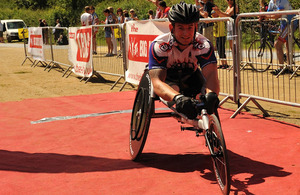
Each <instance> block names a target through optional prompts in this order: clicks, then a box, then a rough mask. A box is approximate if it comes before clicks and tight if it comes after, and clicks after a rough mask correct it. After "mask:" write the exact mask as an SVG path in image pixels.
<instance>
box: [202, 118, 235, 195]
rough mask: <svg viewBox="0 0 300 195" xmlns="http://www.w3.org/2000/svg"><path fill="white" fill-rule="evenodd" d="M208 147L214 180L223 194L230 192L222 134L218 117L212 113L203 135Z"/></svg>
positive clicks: (227, 165) (229, 179)
mask: <svg viewBox="0 0 300 195" xmlns="http://www.w3.org/2000/svg"><path fill="white" fill-rule="evenodd" d="M205 138H206V142H207V144H208V146H209V147H210V149H211V150H210V153H211V159H212V163H213V168H214V174H215V176H216V180H217V182H218V185H219V187H220V189H221V191H222V193H223V194H226V195H227V194H229V192H230V182H231V178H230V170H229V163H228V155H227V149H226V144H225V139H224V135H223V132H222V129H221V125H220V122H219V120H218V118H217V117H216V116H215V115H214V114H212V115H210V117H209V129H208V131H207V134H206V136H205Z"/></svg>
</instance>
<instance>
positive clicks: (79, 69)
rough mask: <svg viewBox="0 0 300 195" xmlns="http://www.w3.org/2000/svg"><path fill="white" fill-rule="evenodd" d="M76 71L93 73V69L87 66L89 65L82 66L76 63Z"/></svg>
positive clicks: (87, 73) (86, 73) (84, 73)
mask: <svg viewBox="0 0 300 195" xmlns="http://www.w3.org/2000/svg"><path fill="white" fill-rule="evenodd" d="M74 71H75V72H76V73H79V74H83V75H89V74H91V73H92V71H93V69H92V68H87V67H85V66H82V65H80V64H75V66H74Z"/></svg>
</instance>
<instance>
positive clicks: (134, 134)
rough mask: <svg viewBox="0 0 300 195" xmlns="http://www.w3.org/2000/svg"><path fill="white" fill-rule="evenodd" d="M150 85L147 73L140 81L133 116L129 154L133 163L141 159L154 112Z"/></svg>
mask: <svg viewBox="0 0 300 195" xmlns="http://www.w3.org/2000/svg"><path fill="white" fill-rule="evenodd" d="M147 75H148V76H147ZM150 84H151V83H150V77H149V74H148V71H146V72H145V73H144V75H143V76H142V79H141V81H140V86H139V87H138V90H137V93H136V97H135V100H134V105H133V109H132V114H131V122H130V132H129V153H130V156H131V160H133V161H137V160H138V159H139V157H140V155H141V153H142V151H143V149H144V146H145V143H146V139H147V135H148V131H149V126H150V122H151V116H152V114H153V110H154V100H153V98H152V97H151V87H150Z"/></svg>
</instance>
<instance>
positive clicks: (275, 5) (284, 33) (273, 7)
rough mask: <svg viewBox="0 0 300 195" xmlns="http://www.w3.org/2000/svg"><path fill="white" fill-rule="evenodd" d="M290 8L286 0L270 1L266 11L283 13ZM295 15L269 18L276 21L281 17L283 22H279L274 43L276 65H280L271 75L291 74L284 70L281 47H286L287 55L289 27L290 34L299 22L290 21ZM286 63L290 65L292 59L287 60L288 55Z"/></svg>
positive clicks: (286, 69)
mask: <svg viewBox="0 0 300 195" xmlns="http://www.w3.org/2000/svg"><path fill="white" fill-rule="evenodd" d="M292 9H293V8H292V6H291V4H290V2H289V1H288V0H271V1H270V2H269V5H268V11H283V10H292ZM294 16H295V15H283V16H271V17H272V18H275V19H278V18H279V17H282V18H283V20H280V34H279V36H278V38H277V40H276V41H275V44H274V47H275V49H276V54H277V59H278V63H279V64H280V66H279V68H278V69H276V70H274V71H272V72H271V74H273V75H279V74H286V73H293V71H292V70H290V69H289V68H284V65H283V64H284V53H283V46H284V45H286V51H287V54H288V53H289V46H288V33H289V30H288V28H289V26H290V25H291V26H292V28H291V29H292V32H294V31H295V30H296V29H297V27H298V25H299V20H294V21H293V22H292V19H293V17H294ZM287 59H288V63H289V64H290V63H291V61H292V59H289V55H287Z"/></svg>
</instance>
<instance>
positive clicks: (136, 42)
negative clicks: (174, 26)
mask: <svg viewBox="0 0 300 195" xmlns="http://www.w3.org/2000/svg"><path fill="white" fill-rule="evenodd" d="M167 32H169V22H167V21H152V20H144V21H129V22H126V40H125V41H126V44H125V45H126V61H127V65H128V68H127V71H126V74H125V77H126V78H125V79H126V81H127V82H129V83H132V84H136V85H138V84H139V82H140V79H141V76H142V74H143V73H144V70H145V66H146V65H147V63H148V58H149V47H150V44H151V42H152V41H153V40H154V39H155V38H156V37H157V36H158V35H161V34H163V33H167Z"/></svg>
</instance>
